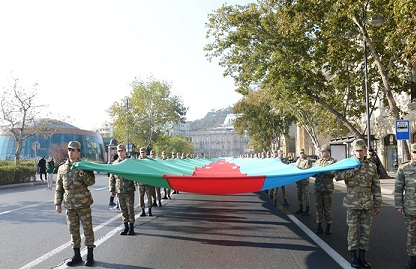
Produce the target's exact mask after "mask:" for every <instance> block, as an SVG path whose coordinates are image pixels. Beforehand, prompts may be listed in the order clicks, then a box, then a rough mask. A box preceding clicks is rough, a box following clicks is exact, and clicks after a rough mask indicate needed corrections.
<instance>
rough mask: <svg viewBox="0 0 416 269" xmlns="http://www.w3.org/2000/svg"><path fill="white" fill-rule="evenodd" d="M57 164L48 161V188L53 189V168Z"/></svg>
mask: <svg viewBox="0 0 416 269" xmlns="http://www.w3.org/2000/svg"><path fill="white" fill-rule="evenodd" d="M54 169H55V166H54V165H53V162H52V161H49V162H47V163H46V172H47V174H48V175H47V181H48V190H52V183H53V170H54Z"/></svg>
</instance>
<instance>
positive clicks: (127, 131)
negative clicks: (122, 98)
mask: <svg viewBox="0 0 416 269" xmlns="http://www.w3.org/2000/svg"><path fill="white" fill-rule="evenodd" d="M128 112H129V98H128V97H126V142H127V143H126V151H127V154H128V153H129V113H128Z"/></svg>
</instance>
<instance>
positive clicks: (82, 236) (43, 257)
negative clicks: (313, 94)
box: [20, 204, 139, 269]
mask: <svg viewBox="0 0 416 269" xmlns="http://www.w3.org/2000/svg"><path fill="white" fill-rule="evenodd" d="M138 206H139V205H138V204H137V205H136V206H135V207H134V208H135V209H136V208H137V207H138ZM120 218H121V213H120V214H118V215H117V216H114V217H113V218H111V219H109V220H107V221H105V222H103V223H101V224H100V225H98V226H96V227H95V228H94V229H93V230H94V232H96V231H98V230H100V229H101V228H104V227H105V226H107V225H109V224H110V223H112V222H114V221H116V220H120ZM123 227H124V224H121V225H120V226H118V227H116V228H114V229H113V230H111V231H109V232H108V233H107V234H106V235H104V236H103V237H101V238H100V239H98V240H96V241H95V245H96V246H97V247H98V246H99V245H101V244H102V243H104V242H105V241H107V240H108V239H110V238H111V237H112V236H113V235H114V234H116V233H117V232H118V231H120V229H121V228H123ZM83 238H84V235H81V239H83ZM70 246H71V242H67V243H65V244H63V245H61V246H59V247H57V248H55V249H54V250H51V251H49V252H48V253H45V254H44V255H42V256H40V257H39V258H37V259H36V260H33V261H31V262H30V263H28V264H26V265H24V266H22V267H20V269H29V268H32V267H34V266H36V265H38V264H40V263H41V262H44V261H45V260H47V259H48V258H50V257H52V256H53V255H55V254H58V253H59V252H61V251H62V250H64V249H66V248H68V247H70ZM86 254H87V248H86V247H85V248H84V249H82V251H81V256H84V255H86ZM53 268H58V269H62V268H68V266H67V265H66V264H65V263H63V264H60V265H58V266H56V267H53Z"/></svg>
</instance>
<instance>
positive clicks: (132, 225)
mask: <svg viewBox="0 0 416 269" xmlns="http://www.w3.org/2000/svg"><path fill="white" fill-rule="evenodd" d="M134 234H135V233H134V223H130V224H129V233H128V235H134Z"/></svg>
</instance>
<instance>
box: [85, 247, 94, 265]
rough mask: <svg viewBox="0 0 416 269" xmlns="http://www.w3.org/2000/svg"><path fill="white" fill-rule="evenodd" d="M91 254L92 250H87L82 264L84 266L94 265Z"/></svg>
mask: <svg viewBox="0 0 416 269" xmlns="http://www.w3.org/2000/svg"><path fill="white" fill-rule="evenodd" d="M93 252H94V248H88V253H87V260H86V261H85V263H84V265H85V266H93V265H94V255H93Z"/></svg>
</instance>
